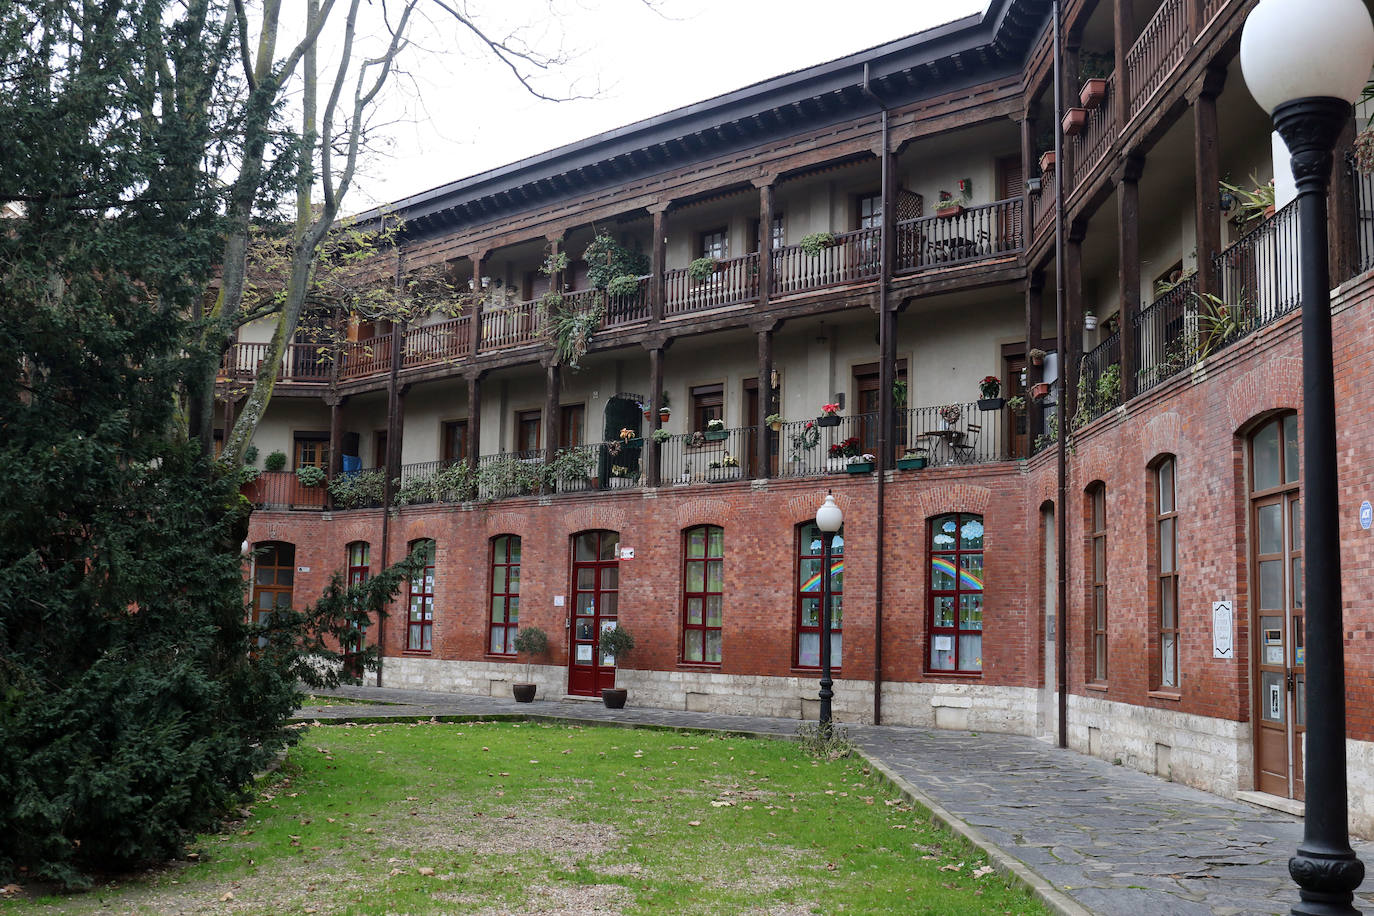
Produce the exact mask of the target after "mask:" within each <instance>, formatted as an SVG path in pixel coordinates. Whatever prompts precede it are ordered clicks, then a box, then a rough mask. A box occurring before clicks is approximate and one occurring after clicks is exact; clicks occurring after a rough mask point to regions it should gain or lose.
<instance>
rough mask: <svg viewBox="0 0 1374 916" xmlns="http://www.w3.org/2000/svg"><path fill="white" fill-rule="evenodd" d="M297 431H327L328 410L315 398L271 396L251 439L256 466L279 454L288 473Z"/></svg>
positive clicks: (260, 465)
mask: <svg viewBox="0 0 1374 916" xmlns="http://www.w3.org/2000/svg"><path fill="white" fill-rule="evenodd" d="M298 432H311V433H319V432H325V433H327V432H329V408H327V407H325V406H324V402H323V401H321V400H320V399H318V398H283V397H274V398H273V399H272V402H271V404H270V405H269V406H268V410H267V414H266V416H264V417H263V419H262V422H260V423H259V424H258V428H257V429H256V430H255V431H254V432H253V438H252V440H251V441H252V444H253V445H256V446H257V447H258V467H262V461H263V460H264V459H265V458H266V457H267V456H268V455H270V454H271V453H272V452H282V453H284V454H285V455H286V470H288V471H289V470H291V469H292V464H291V457H292V451H293V448H292V446H293V442H294V439H295V434H296V433H298Z"/></svg>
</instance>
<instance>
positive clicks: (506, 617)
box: [487, 534, 520, 655]
mask: <svg viewBox="0 0 1374 916" xmlns="http://www.w3.org/2000/svg"><path fill="white" fill-rule="evenodd" d="M489 619H490V623H491V631H490V635H489V637H488V639H487V651H489V652H490V653H491V654H492V655H514V654H515V633H516V630H518V629H519V628H520V538H519V537H518V536H517V535H514V534H503V535H500V536H498V537H494V538H492V539H491V616H490V618H489Z"/></svg>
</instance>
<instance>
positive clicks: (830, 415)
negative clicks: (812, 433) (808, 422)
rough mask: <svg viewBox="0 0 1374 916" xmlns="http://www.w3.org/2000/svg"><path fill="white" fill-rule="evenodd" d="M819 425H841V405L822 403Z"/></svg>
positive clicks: (817, 423)
mask: <svg viewBox="0 0 1374 916" xmlns="http://www.w3.org/2000/svg"><path fill="white" fill-rule="evenodd" d="M816 425H817V426H839V425H840V405H839V404H822V405H821V415H820V416H819V417H817V418H816Z"/></svg>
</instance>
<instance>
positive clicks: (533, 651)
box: [511, 627, 549, 703]
mask: <svg viewBox="0 0 1374 916" xmlns="http://www.w3.org/2000/svg"><path fill="white" fill-rule="evenodd" d="M514 648H515V654H516V655H522V656H524V658H525V680H524V682H523V683H519V684H512V685H511V692H512V693H514V694H515V702H517V703H530V702H533V700H534V694H535V691H537V690H538V687H537V685H536V684H535V683H534V678H533V677H532V676H531V671H532V669H533V662H532V659H534V658H535V657H536V656H542V655H544V653H546V652H548V651H549V637H548V634H547V633H545V632H544V631H543V630H541V629H539V628H538V627H521V628H520V629H519V630H518V631H517V632H516V634H515V643H514Z"/></svg>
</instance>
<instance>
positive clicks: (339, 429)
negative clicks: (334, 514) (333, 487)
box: [324, 392, 348, 480]
mask: <svg viewBox="0 0 1374 916" xmlns="http://www.w3.org/2000/svg"><path fill="white" fill-rule="evenodd" d="M346 400H348V399H347V398H346V397H340V396H339V395H337V394H334V393H333V392H330V393H329V394H326V395H325V396H324V402H325V404H327V405H329V479H330V480H333V479H334V478H335V477H337V476H338V475H339V473H340V472H341V471H342V470H343V456H342V455H341V454H340V450H341V449H342V448H343V402H344V401H346Z"/></svg>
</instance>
